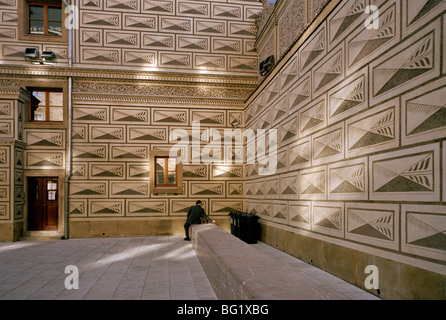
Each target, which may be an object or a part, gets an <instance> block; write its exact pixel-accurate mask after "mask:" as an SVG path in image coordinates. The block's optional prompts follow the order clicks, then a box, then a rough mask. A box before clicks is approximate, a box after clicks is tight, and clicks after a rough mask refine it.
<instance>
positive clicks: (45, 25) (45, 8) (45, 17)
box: [26, 1, 63, 37]
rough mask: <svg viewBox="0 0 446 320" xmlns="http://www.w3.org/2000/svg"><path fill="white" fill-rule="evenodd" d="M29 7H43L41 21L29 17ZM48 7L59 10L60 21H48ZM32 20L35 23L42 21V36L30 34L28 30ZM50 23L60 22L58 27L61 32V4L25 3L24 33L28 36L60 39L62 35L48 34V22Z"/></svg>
mask: <svg viewBox="0 0 446 320" xmlns="http://www.w3.org/2000/svg"><path fill="white" fill-rule="evenodd" d="M31 6H42V7H43V19H31V18H30V17H29V14H30V7H31ZM50 7H53V8H55V7H57V8H60V19H61V20H60V21H59V20H50V19H49V16H48V9H49V8H50ZM32 20H36V21H43V34H40V33H31V32H30V30H29V28H30V22H31V21H32ZM52 21H57V22H60V26H61V31H62V21H63V17H62V3H60V4H53V3H42V2H39V1H36V2H34V1H29V2H26V33H27V34H29V35H39V36H46V37H62V35H55V34H49V30H48V25H49V22H52Z"/></svg>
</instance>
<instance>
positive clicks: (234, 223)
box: [229, 211, 240, 238]
mask: <svg viewBox="0 0 446 320" xmlns="http://www.w3.org/2000/svg"><path fill="white" fill-rule="evenodd" d="M229 215H230V216H231V234H232V235H234V236H236V237H237V238H238V237H240V212H236V211H232V212H230V213H229Z"/></svg>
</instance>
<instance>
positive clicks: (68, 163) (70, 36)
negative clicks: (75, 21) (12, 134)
mask: <svg viewBox="0 0 446 320" xmlns="http://www.w3.org/2000/svg"><path fill="white" fill-rule="evenodd" d="M70 2H71V1H70ZM63 3H64V6H65V8H66V7H68V6H69V4H68V3H67V1H66V0H63ZM74 18H77V15H75V16H74ZM68 66H69V67H70V68H71V67H72V66H73V28H72V26H71V27H70V28H69V29H68ZM70 72H71V70H70ZM72 94H73V78H72V76H71V75H70V76H68V139H67V140H68V141H67V143H68V146H67V155H66V159H65V162H66V163H65V189H64V191H65V199H64V202H65V203H64V209H65V210H64V212H65V216H64V237H63V238H64V239H65V240H66V239H68V237H69V230H68V226H69V223H68V216H69V209H70V200H69V197H70V192H69V187H70V178H71V150H72V141H71V135H72V117H73V116H72V114H73V110H72V109H73V98H72Z"/></svg>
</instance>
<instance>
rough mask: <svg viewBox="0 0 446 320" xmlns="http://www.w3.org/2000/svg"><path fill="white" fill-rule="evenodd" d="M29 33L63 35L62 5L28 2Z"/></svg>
mask: <svg viewBox="0 0 446 320" xmlns="http://www.w3.org/2000/svg"><path fill="white" fill-rule="evenodd" d="M27 12H28V15H27V17H28V28H27V30H28V33H29V34H40V35H45V36H58V37H60V36H62V5H61V4H51V2H50V4H48V3H39V2H37V3H34V2H29V3H28V10H27Z"/></svg>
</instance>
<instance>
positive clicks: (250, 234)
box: [239, 212, 260, 244]
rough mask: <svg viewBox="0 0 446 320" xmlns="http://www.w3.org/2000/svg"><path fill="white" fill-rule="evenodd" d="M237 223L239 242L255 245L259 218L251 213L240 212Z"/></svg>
mask: <svg viewBox="0 0 446 320" xmlns="http://www.w3.org/2000/svg"><path fill="white" fill-rule="evenodd" d="M239 221H240V227H239V232H240V236H239V238H240V240H243V241H244V242H246V243H249V244H254V243H257V239H258V238H259V231H260V225H259V222H258V221H259V217H258V216H256V215H255V214H252V213H246V212H241V213H240V217H239Z"/></svg>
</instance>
